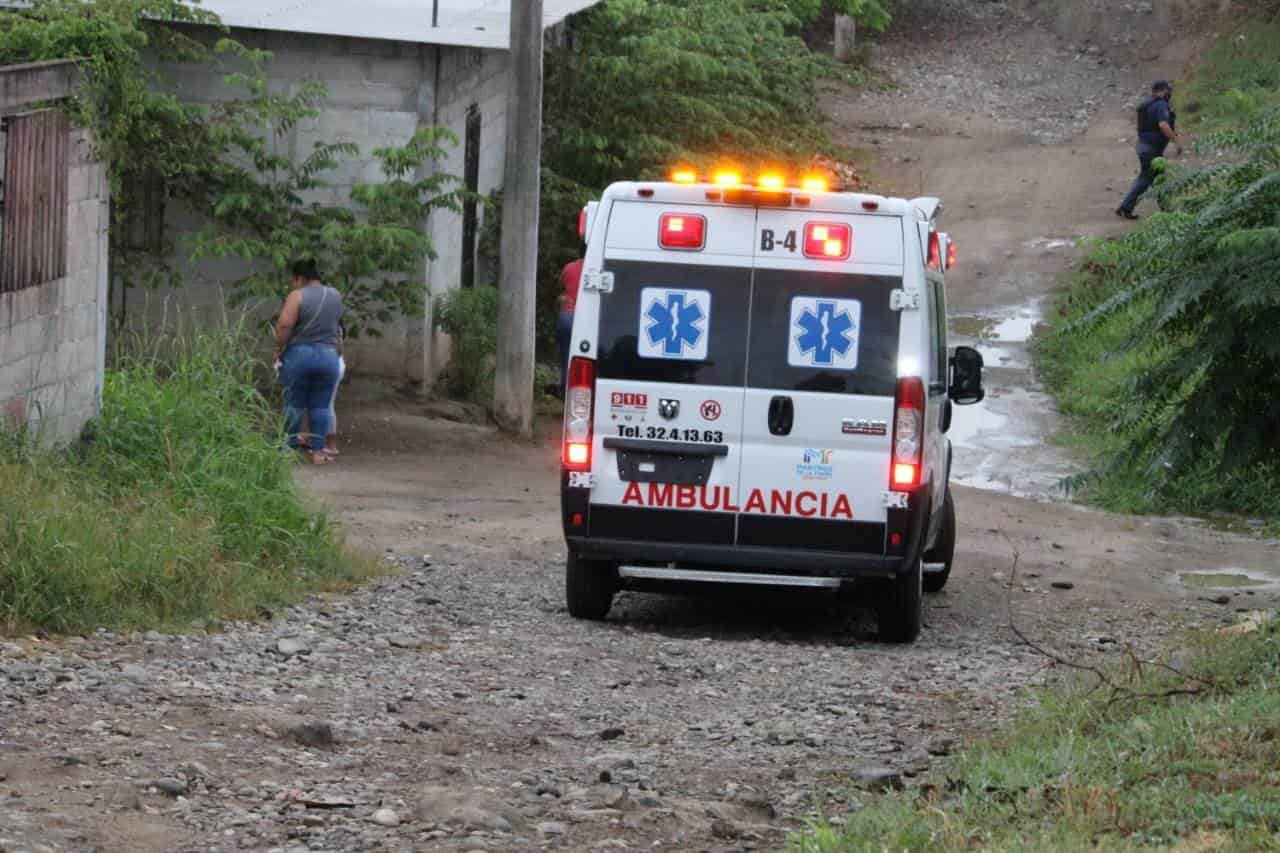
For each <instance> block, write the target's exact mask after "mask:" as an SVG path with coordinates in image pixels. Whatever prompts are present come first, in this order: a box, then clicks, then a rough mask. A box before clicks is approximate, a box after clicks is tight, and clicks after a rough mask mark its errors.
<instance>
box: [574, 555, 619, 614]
mask: <svg viewBox="0 0 1280 853" xmlns="http://www.w3.org/2000/svg"><path fill="white" fill-rule="evenodd" d="M617 589H618V575H617V569H616V568H615V567H614V566H612V565H610V564H609V563H606V562H603V561H601V560H587V559H584V558H583V557H579V556H578V555H577V554H575V553H573V552H572V551H570V552H569V560H568V562H567V563H566V564H565V572H564V597H565V602H566V603H567V604H568V605H569V615H570V616H572V617H574V618H575V619H590V620H591V621H593V622H601V621H603V620H604V618H605V617H606V616H608V615H609V608H610V607H612V606H613V594H614V593H615V592H617Z"/></svg>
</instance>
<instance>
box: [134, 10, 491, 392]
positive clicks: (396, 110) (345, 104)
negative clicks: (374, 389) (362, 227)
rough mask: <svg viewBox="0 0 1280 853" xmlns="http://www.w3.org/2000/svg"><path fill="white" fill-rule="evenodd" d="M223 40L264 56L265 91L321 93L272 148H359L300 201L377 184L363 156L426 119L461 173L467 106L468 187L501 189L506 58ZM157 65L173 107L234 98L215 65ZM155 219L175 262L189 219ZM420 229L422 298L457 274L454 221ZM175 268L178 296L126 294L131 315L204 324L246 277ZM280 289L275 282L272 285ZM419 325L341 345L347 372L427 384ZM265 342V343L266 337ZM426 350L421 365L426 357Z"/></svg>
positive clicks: (422, 322) (243, 34)
mask: <svg viewBox="0 0 1280 853" xmlns="http://www.w3.org/2000/svg"><path fill="white" fill-rule="evenodd" d="M232 35H233V36H234V37H235V38H236V39H238V40H240V41H241V42H243V43H245V44H247V45H248V46H250V47H255V48H261V49H265V50H268V51H270V52H271V53H272V57H273V58H272V60H271V62H270V63H269V64H268V65H267V66H266V73H267V77H268V82H269V85H270V86H271V88H272V90H273V91H276V92H288V91H296V90H297V88H298V87H300V86H301V85H302V84H303V83H304V82H305V81H308V80H316V81H320V82H322V83H324V84H325V86H326V88H327V89H328V91H329V99H328V102H327V104H326V106H325V107H324V110H323V112H322V113H321V115H319V116H317V117H315V118H314V119H311V120H308V121H305V122H302V123H300V124H299V125H298V126H297V127H296V128H295V129H294V132H293V133H291V134H290V135H289V136H288V137H287V138H284V139H281V140H280V141H279V143H278V144H279V145H280V146H282V148H284V150H285V151H286V152H287V153H289V154H290V155H292V156H293V157H295V158H301V157H305V156H306V155H307V153H308V152H310V151H311V150H312V148H313V147H314V145H315V143H316V142H320V141H325V142H351V143H354V144H355V145H357V146H358V147H359V149H360V155H359V156H358V157H356V158H354V159H353V160H351V161H349V162H347V163H344V164H343V166H342V167H341V168H340V169H339V170H338V171H336V172H332V173H330V174H329V175H328V176H327V178H326V180H327V181H328V182H329V184H330V186H329V187H327V188H326V189H324V190H322V191H319V192H317V193H315V194H313V195H314V197H313V199H309V200H314V201H319V202H323V203H344V202H346V201H347V199H349V197H350V190H351V187H352V186H353V185H354V184H356V183H372V182H376V181H378V180H380V179H381V178H382V174H381V171H380V169H379V164H378V161H377V159H376V158H375V157H374V156H373V151H374V149H376V148H379V147H383V146H392V145H402V144H404V143H406V142H408V140H409V139H410V138H411V137H412V136H413V134H414V133H415V132H416V131H417V130H418V128H420V127H426V126H429V125H431V124H432V123H436V124H439V125H441V126H445V127H448V128H450V129H451V130H452V131H453V132H454V134H455V135H456V136H457V138H458V144H457V145H456V146H455V147H452V148H450V149H449V150H448V154H447V155H446V157H445V158H443V160H442V161H440V162H439V163H437V164H436V165H435V168H436V169H437V170H439V171H443V172H446V173H449V174H453V175H457V176H458V177H462V175H463V168H464V148H463V146H464V137H465V132H466V113H467V109H468V108H469V107H470V106H471V105H472V104H476V105H477V106H478V108H479V110H480V113H481V122H482V124H481V151H480V177H479V191H480V192H481V193H485V194H487V193H488V192H490V191H491V190H493V189H494V188H496V187H499V186H501V184H502V177H503V155H504V150H505V139H506V87H507V80H506V68H507V58H506V54H505V52H503V51H491V50H475V49H471V48H456V47H444V46H436V45H429V44H417V43H411V42H395V41H385V40H375V39H360V38H346V37H339V36H319V35H309V34H302V33H286V32H266V31H247V30H236V31H234V32H233V33H232ZM437 51H439V57H438V59H439V89H438V91H437ZM163 70H164V74H165V75H166V76H167V77H168V78H169V79H170V80H172V81H173V83H174V85H175V86H176V90H177V94H178V95H179V96H180V97H181V98H183V99H184V100H187V101H190V102H194V103H215V102H217V101H219V100H225V99H227V98H230V97H233V96H235V95H236V93H234V92H232V91H230V90H229V89H228V88H227V87H226V85H225V84H224V82H223V80H222V76H223V73H224V71H222V70H219V69H215V68H192V67H185V66H178V67H168V68H165V69H163ZM483 215H484V213H483V211H481V216H482V217H483ZM166 217H167V219H166V228H167V229H168V232H169V236H170V237H172V238H175V239H176V240H177V241H178V243H179V249H178V252H179V255H181V254H182V250H181V247H180V244H181V237H182V234H183V233H185V232H189V231H192V230H194V229H195V228H197V227H199V224H200V220H199V217H198V215H195V216H193V215H192V213H191V212H190V211H182V210H179V209H170V210H167V211H166ZM482 226H483V223H482ZM427 227H428V230H429V233H430V235H431V238H432V242H433V243H434V245H435V250H436V252H437V253H438V255H439V257H438V258H437V259H436V260H435V261H434V262H432V263H431V264H430V265H429V267H428V269H427V270H426V274H427V278H428V289H429V292H430V294H438V293H441V292H443V291H445V290H448V289H452V288H456V287H457V286H458V284H459V281H460V278H461V246H462V217H461V215H460V214H456V213H453V212H451V211H438V212H437V213H435V214H434V215H433V216H432V219H431V222H430V223H428V226H427ZM174 260H175V262H178V261H179V259H178V258H175V259H174ZM177 266H178V267H179V268H180V269H182V272H183V273H184V274H185V276H186V279H187V281H188V286H187V287H186V288H184V289H183V290H182V291H180V292H177V293H154V292H151V293H148V292H144V291H139V290H134V291H132V292H131V294H130V308H129V313H130V315H131V317H132V318H134V319H135V320H139V319H141V318H147V319H149V320H151V321H152V322H155V321H156V320H158V319H159V317H160V316H161V315H162V314H163V313H165V312H168V314H169V315H170V316H172V315H173V313H174V311H175V309H177V310H183V309H194V310H195V312H196V314H197V316H201V317H205V318H207V319H209V320H213V319H215V318H219V317H222V316H223V311H224V306H225V295H226V287H227V286H228V285H229V283H230V282H231V281H234V280H235V279H236V278H238V277H239V276H241V275H244V274H245V273H246V272H247V269H246V268H245V266H244V265H243V264H239V263H237V262H233V261H225V260H224V261H216V262H205V263H201V264H199V265H197V266H195V267H191V266H186V267H185V268H183V267H184V265H183V264H181V263H180V262H178V263H177ZM285 284H286V283H285V282H282V283H281V285H282V288H283V287H284V285H285ZM282 292H283V291H282ZM276 307H277V306H275V305H274V304H272V305H264V306H262V307H261V308H260V309H259V310H258V311H256V313H255V316H256V317H257V318H258V319H265V318H266V317H268V316H270V314H271V313H272V311H273V310H274V309H275V308H276ZM429 324H430V310H429V309H428V315H427V316H426V317H413V318H405V319H404V320H402V321H397V322H395V323H393V324H391V325H390V326H389V327H383V328H382V331H383V333H384V336H383V337H381V338H378V339H368V340H365V341H353V342H351V343H350V344H349V347H348V361H349V362H350V363H351V364H352V367H353V368H354V369H355V370H356V371H358V372H366V373H375V374H380V375H384V376H389V377H393V378H398V379H413V380H424V379H426V380H427V381H433V380H434V375H435V374H437V373H438V371H439V369H440V368H441V367H442V366H443V364H444V362H445V361H447V358H448V343H447V340H445V339H444V336H440V335H435V334H433V333H432V332H431V331H430V327H429ZM264 346H269V343H268V342H267V339H266V335H265V331H264ZM428 347H429V348H430V351H431V354H432V357H431V358H430V359H427V358H425V352H426V351H427V349H428ZM428 371H429V372H430V373H431V374H432V375H431V376H428V375H427V373H428Z"/></svg>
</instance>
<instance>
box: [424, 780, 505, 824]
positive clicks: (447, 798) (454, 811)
mask: <svg viewBox="0 0 1280 853" xmlns="http://www.w3.org/2000/svg"><path fill="white" fill-rule="evenodd" d="M414 814H415V815H416V817H417V818H418V820H420V821H423V822H430V823H445V824H451V825H454V826H458V827H460V828H462V829H465V830H471V831H474V830H487V831H490V832H495V831H497V832H510V831H511V830H512V828H513V827H514V826H516V825H517V824H519V822H520V815H519V813H518V812H517V811H516V810H515V809H513V808H511V807H510V806H508V805H506V804H505V803H502V802H499V801H498V800H495V799H493V798H492V797H490V796H487V795H486V794H483V793H480V792H476V791H465V790H458V789H455V788H443V787H440V786H436V785H429V786H427V787H424V788H422V789H421V791H420V792H419V794H418V798H417V802H416V804H415V807H414Z"/></svg>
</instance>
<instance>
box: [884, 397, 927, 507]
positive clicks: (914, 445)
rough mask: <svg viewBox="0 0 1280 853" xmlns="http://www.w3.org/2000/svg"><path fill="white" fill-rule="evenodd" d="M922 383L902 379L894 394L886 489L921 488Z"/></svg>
mask: <svg viewBox="0 0 1280 853" xmlns="http://www.w3.org/2000/svg"><path fill="white" fill-rule="evenodd" d="M924 401H925V396H924V380H922V379H921V378H920V377H919V376H904V377H902V378H901V379H899V380H898V387H897V390H896V393H895V394H894V415H893V470H892V472H891V473H890V475H889V488H890V489H892V490H894V491H898V492H909V491H912V490H913V489H915V488H916V487H917V486H919V485H920V474H921V469H922V467H923V465H924V416H925V411H924Z"/></svg>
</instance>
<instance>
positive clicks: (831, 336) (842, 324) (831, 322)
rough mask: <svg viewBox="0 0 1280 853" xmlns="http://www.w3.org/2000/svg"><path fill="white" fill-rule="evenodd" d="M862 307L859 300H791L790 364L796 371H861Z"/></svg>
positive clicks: (807, 297)
mask: <svg viewBox="0 0 1280 853" xmlns="http://www.w3.org/2000/svg"><path fill="white" fill-rule="evenodd" d="M861 323H862V303H861V302H859V301H858V300H856V299H824V298H821V297H813V296H797V297H795V298H794V299H792V300H791V326H790V332H789V334H790V339H789V341H788V344H787V364H789V365H791V366H792V367H829V368H832V369H833V370H855V369H857V367H858V328H859V326H860V325H861Z"/></svg>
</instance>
